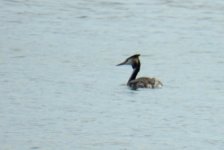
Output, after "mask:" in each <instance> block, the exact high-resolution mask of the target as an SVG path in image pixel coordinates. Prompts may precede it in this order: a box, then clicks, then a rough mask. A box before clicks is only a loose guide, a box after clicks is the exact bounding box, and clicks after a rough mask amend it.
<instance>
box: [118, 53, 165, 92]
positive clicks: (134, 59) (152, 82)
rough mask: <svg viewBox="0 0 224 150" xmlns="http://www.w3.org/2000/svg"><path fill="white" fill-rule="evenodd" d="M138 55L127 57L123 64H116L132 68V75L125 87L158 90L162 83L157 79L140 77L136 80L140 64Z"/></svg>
mask: <svg viewBox="0 0 224 150" xmlns="http://www.w3.org/2000/svg"><path fill="white" fill-rule="evenodd" d="M139 56H140V54H136V55H133V56H131V57H128V58H127V59H126V60H125V61H124V62H122V63H120V64H118V66H120V65H131V66H132V68H133V73H132V74H131V77H130V78H129V80H128V83H127V85H128V86H129V87H130V88H132V89H137V88H160V87H162V86H163V84H162V82H161V81H160V80H159V79H157V78H150V77H140V78H137V79H136V76H137V74H138V72H139V71H140V67H141V63H140V60H139Z"/></svg>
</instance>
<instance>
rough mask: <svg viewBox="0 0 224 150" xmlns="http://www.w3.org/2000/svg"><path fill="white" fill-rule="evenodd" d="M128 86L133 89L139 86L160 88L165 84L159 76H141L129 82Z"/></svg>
mask: <svg viewBox="0 0 224 150" xmlns="http://www.w3.org/2000/svg"><path fill="white" fill-rule="evenodd" d="M128 86H130V87H131V88H133V89H137V88H160V87H162V86H163V84H162V82H161V81H160V80H159V79H157V78H150V77H141V78H137V79H135V80H131V81H130V82H128Z"/></svg>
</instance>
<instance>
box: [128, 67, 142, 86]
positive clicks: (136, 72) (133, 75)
mask: <svg viewBox="0 0 224 150" xmlns="http://www.w3.org/2000/svg"><path fill="white" fill-rule="evenodd" d="M139 71H140V64H139V65H138V66H137V67H136V68H134V69H133V72H132V74H131V76H130V78H129V80H128V83H129V82H130V81H132V80H135V79H136V76H137V74H138V72H139Z"/></svg>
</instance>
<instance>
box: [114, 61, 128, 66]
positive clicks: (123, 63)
mask: <svg viewBox="0 0 224 150" xmlns="http://www.w3.org/2000/svg"><path fill="white" fill-rule="evenodd" d="M126 63H127V61H124V62H122V63H120V64H117V65H116V66H121V65H126Z"/></svg>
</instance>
